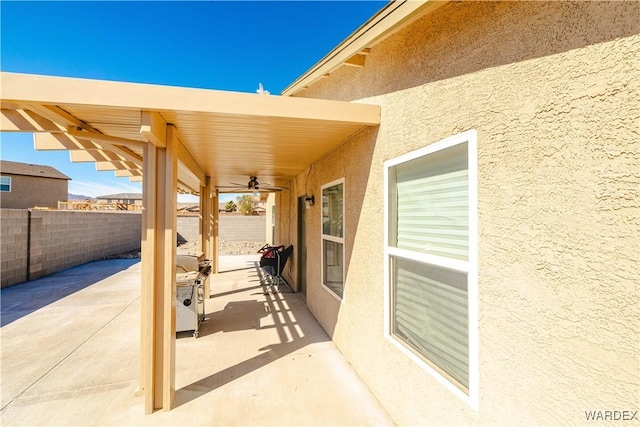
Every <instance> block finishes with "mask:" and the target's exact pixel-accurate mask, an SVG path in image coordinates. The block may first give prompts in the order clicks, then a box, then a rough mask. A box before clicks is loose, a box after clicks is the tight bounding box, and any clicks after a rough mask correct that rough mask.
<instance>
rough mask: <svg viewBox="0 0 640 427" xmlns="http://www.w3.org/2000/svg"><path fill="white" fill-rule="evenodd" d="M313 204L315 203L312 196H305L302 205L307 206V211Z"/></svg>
mask: <svg viewBox="0 0 640 427" xmlns="http://www.w3.org/2000/svg"><path fill="white" fill-rule="evenodd" d="M314 202H315V199H314V197H313V195H311V196H307V197H305V198H304V204H305V205H306V206H307V209H309V208H310V207H311V206H313V203H314Z"/></svg>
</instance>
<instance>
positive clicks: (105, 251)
mask: <svg viewBox="0 0 640 427" xmlns="http://www.w3.org/2000/svg"><path fill="white" fill-rule="evenodd" d="M30 214H31V221H29V210H27V209H1V210H0V266H1V271H0V285H1V287H2V288H4V287H7V286H11V285H14V284H17V283H21V282H24V281H26V280H33V279H37V278H39V277H42V276H46V275H47V274H52V273H55V272H58V271H61V270H64V269H66V268H70V267H74V266H76V265H80V264H84V263H85V262H89V261H93V260H96V259H100V258H102V257H105V256H110V255H115V254H119V253H123V252H128V251H133V250H136V249H139V248H140V234H141V226H142V217H141V214H140V213H139V212H81V211H38V210H32V211H31V213H30ZM29 223H30V225H29ZM265 227H266V220H265V217H263V216H261V217H258V216H254V217H246V216H225V215H221V216H220V240H231V241H251V242H254V241H255V242H262V241H264V239H265V230H266V228H265ZM177 228H178V234H180V236H181V237H182V238H183V239H185V240H187V241H188V242H192V241H196V242H197V241H199V239H200V237H199V221H198V217H197V216H188V217H187V216H185V217H178V227H177ZM29 236H30V237H29ZM27 266H28V268H27Z"/></svg>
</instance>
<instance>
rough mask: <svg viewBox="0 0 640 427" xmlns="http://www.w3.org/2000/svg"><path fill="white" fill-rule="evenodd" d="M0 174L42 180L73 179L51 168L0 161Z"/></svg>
mask: <svg viewBox="0 0 640 427" xmlns="http://www.w3.org/2000/svg"><path fill="white" fill-rule="evenodd" d="M0 173H3V174H6V175H24V176H38V177H42V178H53V179H66V180H70V179H71V178H69V177H68V176H67V175H65V174H63V173H62V172H60V171H59V170H58V169H56V168H53V167H51V166H45V165H34V164H31V163H20V162H10V161H8V160H0Z"/></svg>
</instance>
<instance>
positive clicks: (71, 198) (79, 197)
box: [67, 193, 96, 201]
mask: <svg viewBox="0 0 640 427" xmlns="http://www.w3.org/2000/svg"><path fill="white" fill-rule="evenodd" d="M67 197H68V199H67V200H68V201H74V200H93V201H95V200H96V199H95V198H94V197H89V196H82V195H78V194H71V193H69V194H68V195H67Z"/></svg>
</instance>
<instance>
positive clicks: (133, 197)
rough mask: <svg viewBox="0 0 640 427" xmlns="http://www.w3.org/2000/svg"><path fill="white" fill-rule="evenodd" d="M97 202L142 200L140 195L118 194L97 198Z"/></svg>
mask: <svg viewBox="0 0 640 427" xmlns="http://www.w3.org/2000/svg"><path fill="white" fill-rule="evenodd" d="M96 199H99V200H115V199H117V200H125V199H126V200H142V193H118V194H107V195H106V196H98V197H96Z"/></svg>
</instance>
